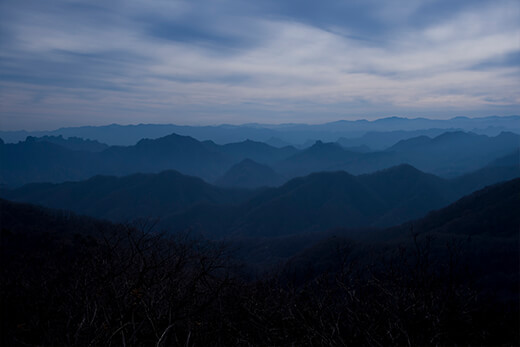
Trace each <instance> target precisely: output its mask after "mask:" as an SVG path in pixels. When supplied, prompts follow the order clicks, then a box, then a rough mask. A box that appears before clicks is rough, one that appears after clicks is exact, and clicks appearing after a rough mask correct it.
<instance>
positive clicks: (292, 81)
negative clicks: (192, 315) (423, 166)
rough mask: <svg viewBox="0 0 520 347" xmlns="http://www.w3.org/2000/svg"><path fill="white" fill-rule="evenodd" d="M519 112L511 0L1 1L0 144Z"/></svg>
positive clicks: (519, 28)
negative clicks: (34, 138) (139, 127)
mask: <svg viewBox="0 0 520 347" xmlns="http://www.w3.org/2000/svg"><path fill="white" fill-rule="evenodd" d="M512 114H520V1H518V0H511V1H509V0H506V1H502V0H492V1H481V0H461V1H454V0H439V1H432V0H420V1H411V0H402V1H401V0H395V1H378V0H362V1H356V0H352V1H340V0H321V1H309V0H287V1H282V0H256V1H254V0H249V1H238V0H189V1H184V0H182V1H176V0H102V1H98V0H88V1H84V0H69V1H65V0H45V1H42V0H2V1H0V130H19V129H26V130H44V129H54V128H57V127H61V126H77V125H102V124H110V123H119V124H138V123H175V124H189V125H202V124H204V125H210V124H211V125H214V124H222V123H230V124H244V123H252V122H256V123H289V122H298V123H323V122H328V121H333V120H339V119H376V118H381V117H387V116H404V117H410V118H414V117H428V118H442V119H445V118H450V117H455V116H470V117H480V116H488V115H512Z"/></svg>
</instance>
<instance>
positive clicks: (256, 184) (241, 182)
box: [215, 159, 285, 189]
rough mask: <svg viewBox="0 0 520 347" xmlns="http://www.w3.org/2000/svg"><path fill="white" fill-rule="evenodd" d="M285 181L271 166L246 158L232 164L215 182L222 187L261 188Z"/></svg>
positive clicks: (277, 184)
mask: <svg viewBox="0 0 520 347" xmlns="http://www.w3.org/2000/svg"><path fill="white" fill-rule="evenodd" d="M284 182H285V179H284V178H283V177H282V176H280V175H278V174H277V173H276V172H275V171H274V170H273V169H272V168H271V167H269V166H267V165H263V164H259V163H257V162H255V161H253V160H250V159H245V160H243V161H241V162H240V163H238V164H236V165H234V166H232V167H231V168H230V169H229V170H228V171H227V172H226V173H225V174H224V175H223V176H222V177H220V178H219V179H218V180H217V181H215V184H216V185H218V186H222V187H237V188H249V189H254V188H260V187H275V186H279V185H281V184H282V183H284Z"/></svg>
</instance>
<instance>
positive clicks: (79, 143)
mask: <svg viewBox="0 0 520 347" xmlns="http://www.w3.org/2000/svg"><path fill="white" fill-rule="evenodd" d="M26 141H36V142H49V143H54V144H56V145H59V146H62V147H65V148H67V149H70V150H73V151H86V152H101V151H103V150H105V149H107V148H108V147H109V146H108V145H107V144H104V143H100V142H98V141H94V140H85V139H82V138H79V137H69V138H64V137H63V136H62V135H59V136H42V137H28V138H27V139H26Z"/></svg>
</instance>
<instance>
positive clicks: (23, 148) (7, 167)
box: [0, 138, 99, 186]
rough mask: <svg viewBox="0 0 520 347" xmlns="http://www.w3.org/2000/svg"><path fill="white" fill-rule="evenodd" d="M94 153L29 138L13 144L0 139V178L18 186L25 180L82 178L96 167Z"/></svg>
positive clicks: (93, 171) (55, 180)
mask: <svg viewBox="0 0 520 347" xmlns="http://www.w3.org/2000/svg"><path fill="white" fill-rule="evenodd" d="M95 156H96V153H91V152H79V151H71V150H69V149H67V148H65V147H62V146H60V145H56V144H54V143H50V142H38V141H35V140H33V139H32V138H28V140H26V141H24V142H19V143H17V144H4V143H2V142H0V163H1V165H0V182H1V183H2V184H4V185H9V186H18V185H22V184H25V183H28V182H62V181H65V180H80V179H85V178H88V177H90V176H92V175H93V174H95V172H96V170H99V169H98V168H97V167H96V165H95V162H96V161H95Z"/></svg>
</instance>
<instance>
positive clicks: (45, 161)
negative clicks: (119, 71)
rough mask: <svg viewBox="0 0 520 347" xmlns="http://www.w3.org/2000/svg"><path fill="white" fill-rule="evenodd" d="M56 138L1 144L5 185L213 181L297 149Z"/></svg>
mask: <svg viewBox="0 0 520 347" xmlns="http://www.w3.org/2000/svg"><path fill="white" fill-rule="evenodd" d="M55 140H56V139H54V138H53V139H50V140H49V139H48V138H42V139H35V138H30V137H29V138H28V139H27V140H26V141H23V142H19V143H17V144H6V143H3V142H2V143H0V161H1V162H2V166H1V167H0V183H2V184H4V185H8V186H19V185H23V184H25V183H31V182H63V181H67V180H82V179H86V178H89V177H92V176H94V175H98V174H103V175H127V174H131V173H152V172H154V173H157V172H160V171H164V170H170V169H173V170H177V171H180V172H182V173H184V174H188V175H193V176H198V177H201V178H203V179H205V180H206V181H210V182H213V181H215V180H216V179H218V178H219V177H221V176H222V175H223V174H224V173H225V172H226V171H227V170H228V169H229V168H230V167H231V166H233V165H234V164H236V163H239V162H240V161H242V160H244V159H252V160H255V161H259V162H274V161H277V160H281V159H282V158H285V157H286V156H289V155H291V154H293V153H294V152H295V151H296V149H294V148H292V147H284V148H276V147H272V146H269V145H267V144H264V143H258V142H253V141H244V142H241V143H234V144H228V145H217V144H215V143H213V142H211V141H204V142H200V141H197V140H195V139H194V138H192V137H189V136H180V135H177V134H171V135H168V136H165V137H161V138H159V139H155V140H150V139H143V140H141V141H139V142H138V143H137V144H136V145H134V146H111V147H109V148H107V149H105V150H103V151H100V152H96V153H93V152H92V151H86V150H83V151H79V150H72V149H70V148H68V146H64V145H63V143H62V145H58V144H56V143H54V142H63V141H55Z"/></svg>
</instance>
